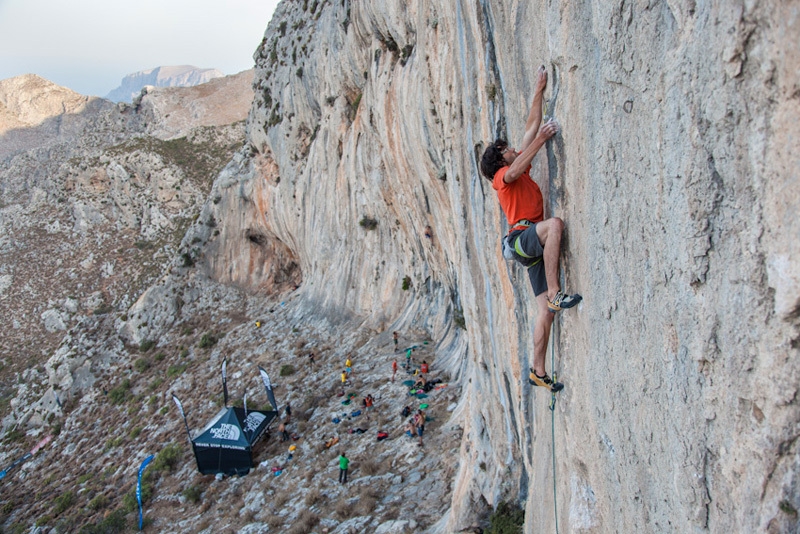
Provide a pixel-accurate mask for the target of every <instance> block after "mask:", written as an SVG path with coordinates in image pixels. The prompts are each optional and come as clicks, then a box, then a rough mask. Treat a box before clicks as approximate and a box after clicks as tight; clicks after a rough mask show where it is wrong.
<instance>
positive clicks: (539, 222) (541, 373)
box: [481, 65, 582, 391]
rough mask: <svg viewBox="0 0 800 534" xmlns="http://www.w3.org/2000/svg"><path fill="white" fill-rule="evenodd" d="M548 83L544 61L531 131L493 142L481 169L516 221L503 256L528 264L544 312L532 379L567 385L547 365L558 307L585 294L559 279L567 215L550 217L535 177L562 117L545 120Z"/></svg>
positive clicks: (530, 118)
mask: <svg viewBox="0 0 800 534" xmlns="http://www.w3.org/2000/svg"><path fill="white" fill-rule="evenodd" d="M546 87H547V70H546V69H545V68H544V65H542V66H541V67H540V68H539V70H538V72H537V81H536V89H535V91H534V96H533V104H532V105H531V109H530V112H529V113H528V119H527V122H526V124H525V134H524V135H523V137H522V142H521V143H520V145H519V148H520V151H519V152H518V151H516V150H514V149H513V148H512V147H510V146H509V145H508V142H506V141H505V140H504V139H497V140H496V141H494V142H493V143H492V144H491V145H489V146H488V147H487V148H486V150H485V151H484V153H483V156H482V158H481V173H482V174H483V175H484V176H485V177H486V178H487V179H488V180H491V182H492V188H493V189H494V190H495V191H497V198H498V199H499V201H500V207H501V208H502V209H503V213H504V214H505V216H506V219H507V220H508V224H509V226H510V227H511V230H510V231H509V233H508V235H507V236H506V237H505V239H504V240H503V243H504V245H503V256H504V257H506V258H508V259H511V258H513V259H515V260H516V261H518V262H520V263H521V264H522V265H523V266H525V267H526V268H527V270H528V278H529V279H530V283H531V286H532V287H533V293H534V295H535V297H536V305H537V309H538V313H537V316H536V323H535V326H534V330H533V367H532V368H531V374H530V381H531V383H532V384H534V385H537V386H542V387H545V388H547V389H549V390H551V391H559V390H561V389H562V388H563V387H564V386H563V384H561V383H558V382H556V383H553V381H552V379H551V378H550V377H549V376H548V375H547V373H546V371H545V352H546V351H547V343H548V340H549V338H550V327H551V326H552V324H553V318H554V317H555V315H554V314H555V313H556V312H558V311H560V310H562V309H566V308H571V307H573V306H575V305H576V304H578V302H580V300H581V298H582V297H581V296H580V295H578V294H575V295H567V294H565V293H564V292H563V291H561V287H560V286H559V283H558V267H559V256H560V254H561V236H562V234H563V232H564V221H562V220H561V219H559V218H558V217H552V218H550V219H545V218H544V199H543V198H542V192H541V190H540V189H539V186H538V185H537V184H536V182H534V181H533V180H532V179H531V176H530V170H531V162H532V161H533V158H534V156H535V155H536V154H537V153H538V152H539V149H540V148H542V146H544V144H545V142H546V141H547V140H548V139H550V138H551V137H553V136H554V135H555V134H556V133H558V130H559V127H558V123H556V122H555V121H554V120H550V121H548V122H547V123H546V124H544V126H541V128H540V124H541V122H542V103H543V98H544V96H543V95H544V90H545V88H546Z"/></svg>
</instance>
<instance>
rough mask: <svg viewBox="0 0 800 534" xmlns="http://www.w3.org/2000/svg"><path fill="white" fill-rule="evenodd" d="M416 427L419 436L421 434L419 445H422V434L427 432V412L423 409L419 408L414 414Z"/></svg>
mask: <svg viewBox="0 0 800 534" xmlns="http://www.w3.org/2000/svg"><path fill="white" fill-rule="evenodd" d="M414 427H415V428H416V430H417V436H419V443H418V444H417V446H419V447H422V434H424V433H425V412H423V411H422V410H417V413H416V414H414Z"/></svg>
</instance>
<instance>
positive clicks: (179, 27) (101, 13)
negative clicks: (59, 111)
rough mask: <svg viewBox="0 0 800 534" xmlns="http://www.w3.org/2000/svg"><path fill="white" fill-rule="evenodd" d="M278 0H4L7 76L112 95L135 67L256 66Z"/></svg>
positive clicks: (2, 70)
mask: <svg viewBox="0 0 800 534" xmlns="http://www.w3.org/2000/svg"><path fill="white" fill-rule="evenodd" d="M277 4H278V0H0V80H3V79H6V78H11V77H14V76H19V75H20V74H28V73H33V74H38V75H39V76H41V77H43V78H47V79H48V80H50V81H52V82H55V83H57V84H58V85H63V86H65V87H69V88H70V89H72V90H74V91H77V92H79V93H82V94H85V95H96V96H105V95H106V94H108V93H109V92H110V91H111V90H113V89H115V88H116V87H118V86H119V85H120V82H121V80H122V78H123V77H124V76H125V75H127V74H131V73H134V72H138V71H141V70H147V69H151V68H154V67H161V66H168V65H194V66H196V67H200V68H216V69H219V70H221V71H222V72H223V73H225V74H235V73H237V72H241V71H243V70H247V69H249V68H252V67H253V52H255V50H256V47H258V45H259V44H260V43H261V39H262V38H263V36H264V31H265V30H266V29H267V24H268V23H269V21H270V19H271V18H272V13H273V11H274V10H275V7H276V6H277Z"/></svg>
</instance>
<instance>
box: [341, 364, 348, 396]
mask: <svg viewBox="0 0 800 534" xmlns="http://www.w3.org/2000/svg"><path fill="white" fill-rule="evenodd" d="M346 384H347V371H346V370H345V371H342V395H344V387H345V385H346Z"/></svg>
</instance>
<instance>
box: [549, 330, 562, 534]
mask: <svg viewBox="0 0 800 534" xmlns="http://www.w3.org/2000/svg"><path fill="white" fill-rule="evenodd" d="M557 325H558V319H556V320H555V321H553V335H552V338H551V341H550V369H552V370H553V382H556V381H558V376H557V374H556V349H555V347H556V341H557V340H558V336H557V335H556V326H557ZM559 333H560V331H559ZM550 435H551V436H552V440H553V441H552V447H553V517H554V518H555V522H556V534H558V501H557V497H556V394H555V393H550Z"/></svg>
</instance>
